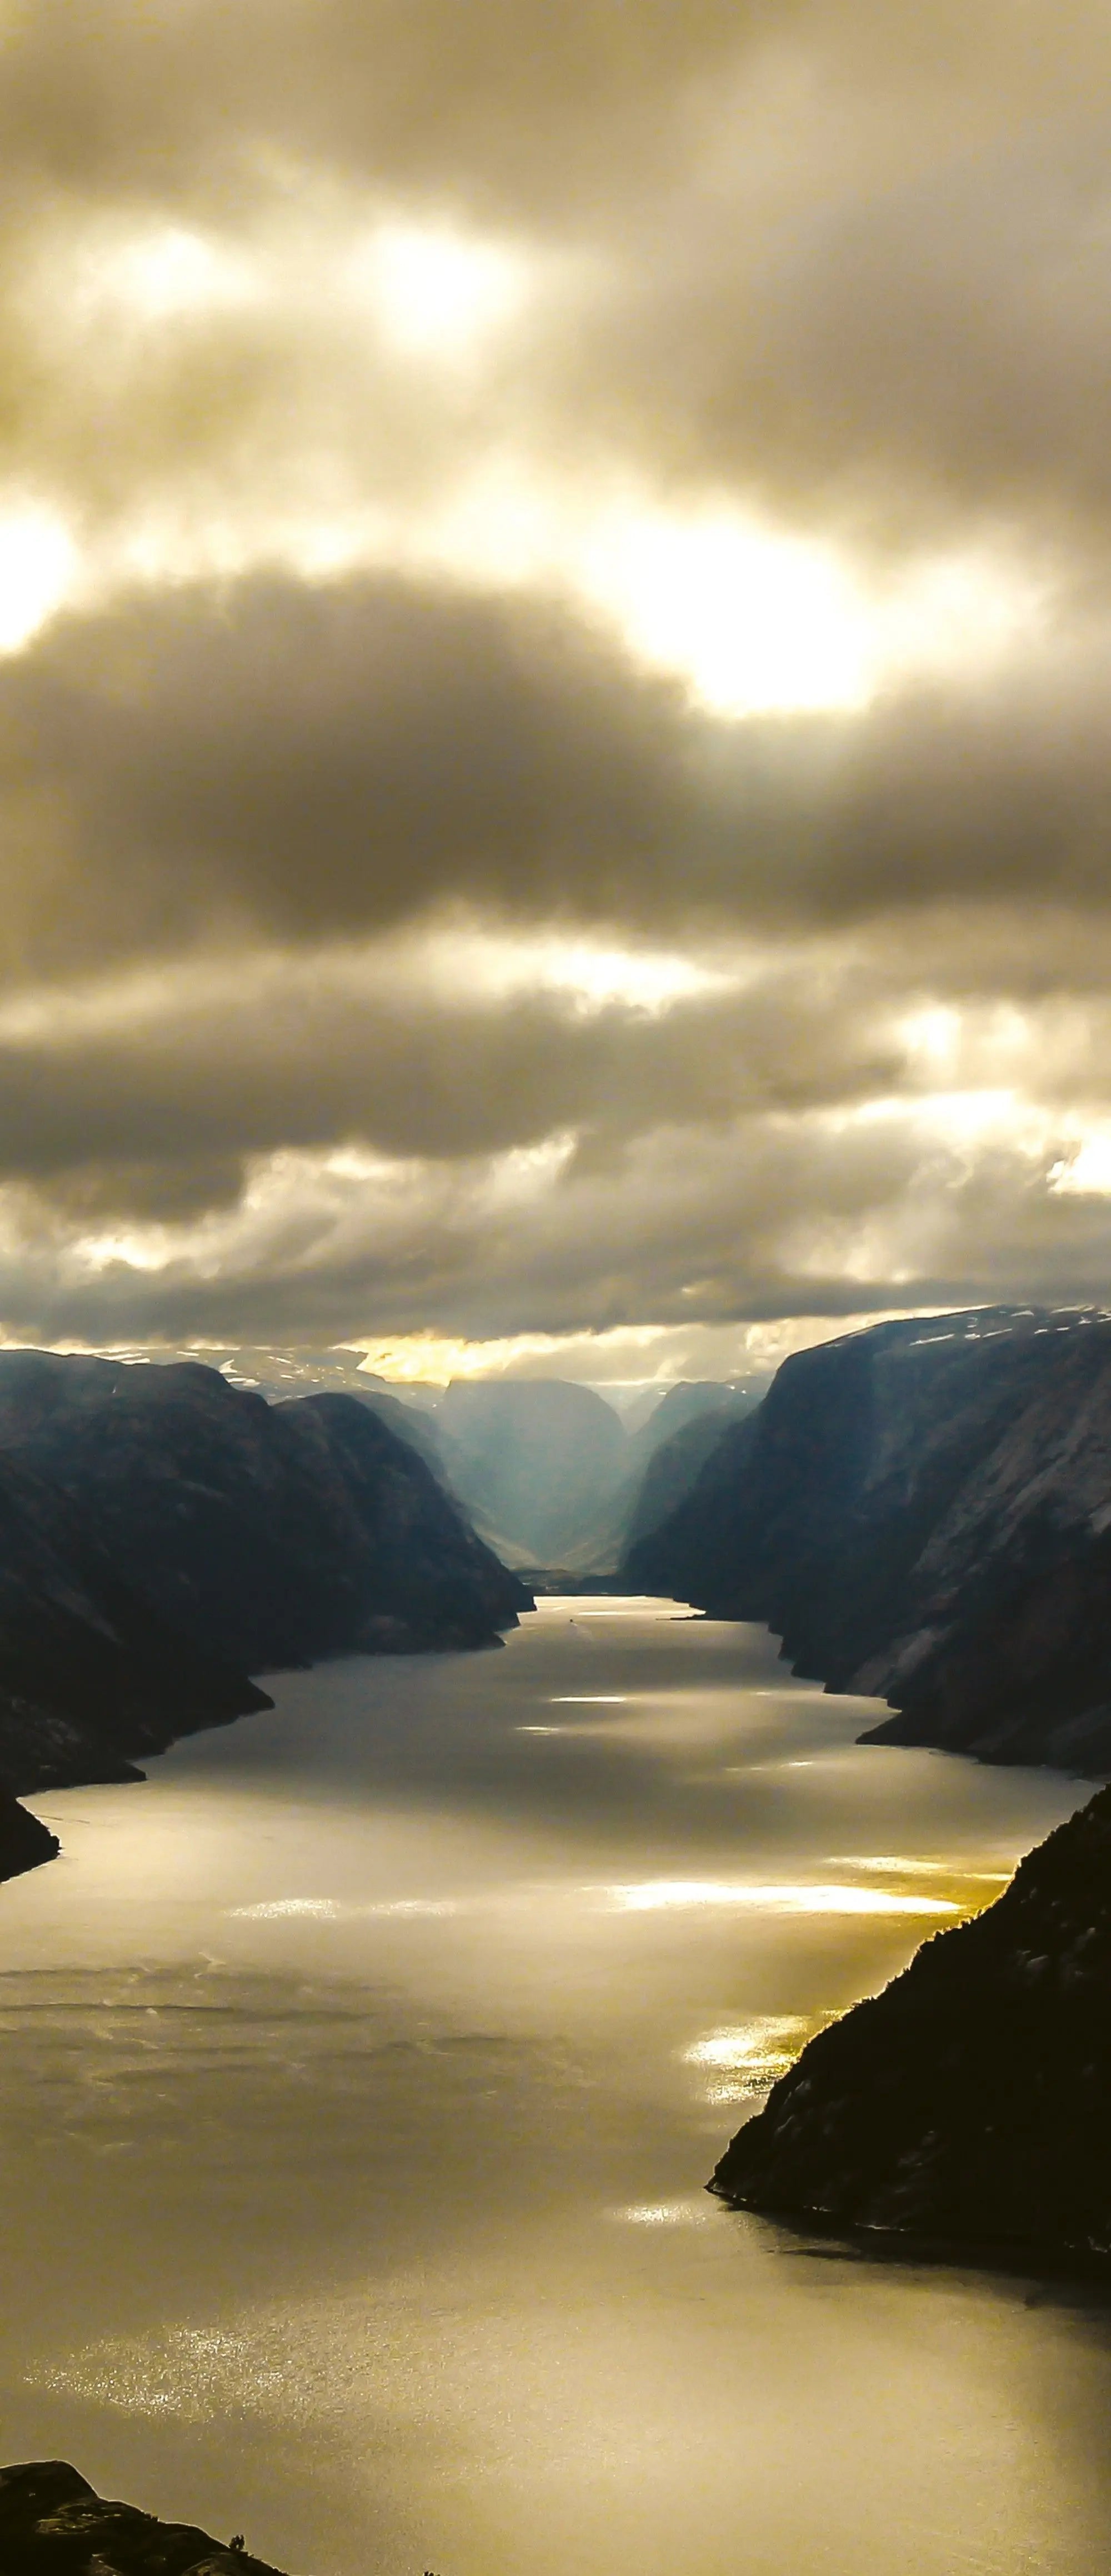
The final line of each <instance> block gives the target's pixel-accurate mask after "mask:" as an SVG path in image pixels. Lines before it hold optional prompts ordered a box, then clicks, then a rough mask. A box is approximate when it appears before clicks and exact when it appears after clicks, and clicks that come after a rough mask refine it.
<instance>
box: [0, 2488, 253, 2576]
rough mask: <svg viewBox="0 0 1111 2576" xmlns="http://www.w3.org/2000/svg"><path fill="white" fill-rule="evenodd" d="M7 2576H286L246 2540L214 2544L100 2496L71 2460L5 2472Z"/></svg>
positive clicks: (1, 2559)
mask: <svg viewBox="0 0 1111 2576" xmlns="http://www.w3.org/2000/svg"><path fill="white" fill-rule="evenodd" d="M0 2566H2V2567H3V2570H4V2576H280V2571H279V2569H277V2568H276V2567H271V2566H270V2565H269V2564H268V2562H267V2561H266V2560H265V2559H262V2558H253V2557H252V2556H251V2554H250V2551H249V2550H248V2549H246V2548H245V2547H244V2544H243V2541H242V2538H241V2537H240V2536H238V2535H237V2536H236V2538H235V2539H234V2540H232V2541H231V2542H228V2541H223V2540H213V2539H212V2537H211V2535H210V2533H208V2532H206V2531H198V2530H196V2529H195V2528H194V2527H193V2525H192V2524H191V2523H184V2522H159V2521H158V2520H157V2519H156V2517H155V2516H154V2514H151V2513H140V2512H139V2510H138V2508H137V2507H136V2506H135V2505H130V2504H113V2503H109V2502H107V2501H106V2500H105V2498H104V2497H103V2496H98V2495H97V2494H96V2493H95V2491H94V2489H93V2488H92V2487H91V2486H90V2485H89V2482H88V2479H87V2478H83V2477H81V2476H80V2475H79V2472H78V2471H77V2470H76V2469H71V2468H70V2467H69V2465H68V2463H67V2462H66V2461H65V2460H28V2461H24V2462H22V2463H21V2464H20V2465H19V2466H17V2467H15V2468H10V2469H0Z"/></svg>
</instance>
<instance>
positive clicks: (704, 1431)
mask: <svg viewBox="0 0 1111 2576" xmlns="http://www.w3.org/2000/svg"><path fill="white" fill-rule="evenodd" d="M210 1356H211V1357H212V1359H213V1360H214V1361H216V1362H218V1363H219V1365H220V1367H221V1368H222V1369H223V1370H224V1372H225V1373H226V1374H227V1375H228V1377H229V1379H230V1380H231V1382H232V1383H233V1384H235V1385H238V1386H244V1387H249V1388H257V1389H259V1391H260V1392H262V1393H263V1394H265V1395H267V1396H269V1397H270V1398H271V1399H272V1400H273V1399H275V1398H278V1397H280V1396H283V1395H289V1394H303V1393H309V1392H320V1391H322V1390H325V1389H329V1388H334V1389H337V1390H339V1389H342V1390H343V1392H344V1393H346V1394H350V1395H355V1396H358V1398H359V1400H360V1402H361V1403H363V1404H367V1405H370V1406H372V1407H373V1409H374V1410H375V1411H376V1412H378V1413H379V1414H380V1416H381V1418H382V1420H383V1421H385V1422H388V1424H389V1427H390V1429H391V1431H395V1432H396V1433H397V1435H398V1437H399V1438H400V1439H403V1440H408V1441H409V1442H410V1443H411V1445H412V1447H413V1448H415V1449H416V1450H417V1452H418V1454H419V1455H420V1456H421V1457H422V1458H424V1460H425V1461H426V1463H427V1464H428V1465H429V1466H430V1467H431V1468H432V1470H433V1473H434V1474H435V1475H436V1476H437V1477H438V1478H439V1480H440V1482H441V1484H442V1485H443V1486H444V1487H445V1490H446V1491H447V1492H448V1493H450V1494H452V1495H453V1496H454V1498H455V1499H456V1501H458V1502H460V1503H461V1504H462V1505H463V1508H464V1510H465V1511H466V1513H467V1515H468V1518H469V1519H470V1520H471V1522H472V1523H473V1525H474V1527H475V1528H476V1529H477V1530H478V1531H479V1532H480V1534H481V1536H482V1537H483V1538H484V1539H485V1540H486V1541H487V1543H488V1545H489V1546H491V1547H492V1548H494V1550H495V1551H496V1553H497V1555H498V1556H500V1558H501V1559H502V1562H503V1563H504V1564H506V1565H513V1566H517V1567H520V1568H524V1569H527V1570H533V1569H540V1568H545V1567H560V1568H563V1569H565V1570H566V1571H567V1572H569V1573H571V1574H583V1575H596V1574H597V1575H600V1574H605V1573H613V1571H614V1569H615V1568H616V1566H617V1565H618V1563H619V1561H620V1559H621V1558H622V1556H623V1555H624V1553H625V1551H626V1549H627V1547H628V1545H629V1543H630V1541H631V1540H632V1539H633V1538H634V1537H636V1536H639V1535H640V1534H641V1533H642V1532H643V1531H645V1530H647V1529H650V1528H654V1527H655V1524H656V1522H657V1520H659V1519H662V1518H663V1516H664V1515H665V1513H667V1512H668V1511H669V1510H671V1509H673V1508H674V1506H675V1504H676V1503H677V1502H678V1501H679V1500H680V1499H681V1497H682V1496H683V1494H685V1493H686V1492H687V1491H688V1489H689V1486H690V1485H691V1483H692V1482H693V1480H694V1478H695V1476H696V1475H697V1473H698V1470H699V1468H700V1466H701V1465H702V1462H703V1460H704V1458H705V1457H707V1456H708V1455H709V1453H710V1450H711V1449H712V1448H713V1446H714V1443H715V1441H716V1438H717V1435H718V1433H719V1432H720V1431H722V1430H724V1429H725V1427H726V1425H727V1423H729V1422H731V1421H735V1420H737V1419H739V1418H740V1417H741V1415H743V1414H744V1413H746V1412H749V1411H751V1409H752V1408H753V1406H754V1405H756V1404H758V1403H759V1401H760V1397H761V1396H762V1395H763V1394H764V1392H765V1389H766V1386H767V1383H768V1381H767V1379H766V1378H765V1377H760V1376H753V1377H751V1378H749V1379H746V1380H744V1381H743V1382H741V1381H733V1380H727V1381H723V1380H719V1379H700V1380H684V1381H681V1382H680V1383H679V1384H677V1385H674V1386H669V1387H667V1388H665V1389H664V1390H662V1391H660V1390H657V1389H655V1388H653V1387H652V1386H646V1387H645V1388H643V1389H642V1390H641V1391H640V1395H639V1397H637V1398H635V1399H634V1402H633V1405H632V1407H631V1408H630V1409H628V1410H627V1411H626V1410H619V1409H618V1407H617V1405H616V1404H614V1403H610V1402H609V1401H608V1400H607V1398H606V1397H605V1396H603V1395H601V1394H599V1393H598V1392H597V1390H596V1389H595V1388H593V1387H590V1386H581V1385H578V1384H576V1383H574V1382H573V1381H571V1380H569V1379H566V1378H508V1377H501V1378H457V1379H455V1380H453V1381H452V1383H451V1384H450V1385H448V1386H436V1385H431V1384H421V1383H420V1382H419V1381H417V1382H415V1383H414V1382H413V1381H412V1380H406V1379H389V1380H387V1379H384V1378H380V1377H375V1376H373V1375H371V1374H369V1373H368V1372H367V1370H366V1369H365V1368H364V1367H363V1366H362V1365H361V1363H360V1360H359V1355H358V1352H357V1351H345V1350H342V1349H339V1350H332V1351H325V1350H321V1351H316V1350H307V1349H290V1350H284V1351H281V1350H277V1349H274V1348H269V1347H260V1346H257V1345H256V1346H250V1347H248V1346H240V1347H238V1348H236V1349H229V1350H227V1351H221V1352H213V1353H212V1354H211V1355H210ZM663 1453H666V1455H664V1454H663ZM657 1460H658V1461H659V1463H658V1465H657V1463H656V1462H657Z"/></svg>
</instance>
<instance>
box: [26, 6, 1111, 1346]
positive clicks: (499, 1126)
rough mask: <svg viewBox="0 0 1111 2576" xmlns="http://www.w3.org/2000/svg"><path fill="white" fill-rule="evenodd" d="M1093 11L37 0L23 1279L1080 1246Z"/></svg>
mask: <svg viewBox="0 0 1111 2576" xmlns="http://www.w3.org/2000/svg"><path fill="white" fill-rule="evenodd" d="M1109 73H1111V29H1109V26H1108V19H1107V11H1106V8H1105V7H1104V6H1099V7H1095V6H1089V5H1087V0H1074V5H1073V6H1072V7H1071V8H1070V9H1068V10H1066V11H1062V10H1061V9H1060V8H1059V6H1057V7H1054V6H1050V5H1049V0H974V5H973V6H971V7H970V6H969V5H968V0H963V5H961V6H959V7H958V6H956V5H955V4H954V5H951V0H934V5H932V6H931V7H930V8H929V9H923V8H921V7H911V6H910V5H909V0H904V4H903V5H900V4H899V0H896V5H894V6H893V5H892V0H774V5H771V0H749V5H745V0H684V6H683V7H682V8H679V7H676V6H675V5H674V0H562V5H561V6H560V7H559V8H558V9H555V8H552V7H551V6H550V5H545V0H466V6H465V8H464V7H461V6H460V5H459V0H237V5H236V7H235V8H234V9H229V8H228V7H227V5H226V0H66V6H65V8H64V9H61V8H58V7H56V6H52V5H50V0H0V173H2V176H0V229H2V242H0V385H2V399H0V804H2V809H3V830H2V834H0V848H2V852H3V858H2V866H3V901H2V905H0V1335H2V1336H3V1337H6V1338H8V1339H10V1340H12V1339H14V1340H20V1341H26V1340H36V1341H49V1342H53V1343H59V1344H62V1345H66V1344H70V1343H72V1344H78V1345H88V1346H92V1347H113V1346H118V1345H121V1344H122V1343H124V1342H126V1343H127V1344H128V1345H129V1346H130V1345H138V1346H148V1345H149V1346H151V1347H162V1346H165V1345H167V1344H173V1345H177V1344H185V1345H188V1344H196V1345H197V1346H198V1347H205V1346H215V1345H222V1344H227V1343H234V1342H239V1341H249V1342H251V1343H264V1342H266V1341H268V1340H278V1341H281V1342H282V1343H285V1344H293V1343H302V1344H310V1343H311V1344H313V1345H317V1344H329V1343H340V1342H349V1343H352V1344H355V1345H359V1346H362V1345H365V1347H366V1348H367V1350H368V1352H370V1353H371V1355H372V1358H373V1361H374V1365H375V1366H378V1367H381V1368H382V1369H383V1370H384V1371H385V1373H386V1374H389V1375H397V1376H399V1377H406V1376H409V1377H413V1376H421V1375H428V1376H436V1375H445V1374H450V1373H452V1372H453V1371H454V1372H456V1373H462V1372H466V1371H468V1370H476V1369H477V1370H482V1369H494V1370H503V1369H508V1370H510V1371H513V1370H523V1371H525V1372H526V1373H529V1372H531V1373H536V1372H538V1371H539V1372H541V1373H545V1374H566V1375H574V1376H583V1377H588V1378H591V1379H594V1380H600V1381H604V1380H606V1379H614V1380H617V1379H625V1380H629V1379H641V1378H650V1377H654V1376H660V1377H663V1378H666V1377H668V1376H673V1375H688V1376H689V1375H700V1374H708V1375H733V1374H736V1373H737V1372H738V1371H739V1370H744V1369H745V1368H747V1367H748V1366H750V1365H751V1364H753V1362H756V1363H758V1364H760V1365H763V1364H765V1363H766V1362H767V1361H768V1359H769V1358H774V1357H777V1356H779V1354H780V1353H781V1351H782V1350H784V1349H787V1348H790V1347H792V1346H793V1345H794V1344H796V1343H798V1342H804V1341H808V1340H814V1339H817V1338H821V1337H824V1336H825V1335H826V1334H828V1333H831V1332H836V1331H841V1330H844V1329H845V1328H846V1325H847V1324H848V1323H850V1322H852V1323H856V1322H863V1321H867V1320H868V1319H869V1318H871V1317H874V1316H878V1315H881V1314H892V1313H902V1312H909V1311H918V1310H922V1309H935V1310H936V1309H939V1308H944V1307H946V1306H954V1305H969V1304H977V1303H984V1302H995V1301H1001V1300H1014V1301H1016V1302H1019V1303H1024V1302H1028V1301H1037V1302H1049V1303H1056V1302H1089V1301H1094V1302H1098V1303H1101V1304H1102V1303H1103V1302H1104V1301H1105V1299H1106V1298H1107V1294H1108V1286H1109V1275H1108V1274H1109V1267H1111V1264H1109V1259H1108V1254H1109V1243H1111V1225H1109V1220H1111V1051H1109V1047H1108V1037H1109V1034H1111V997H1109V974H1111V918H1109V898H1111V870H1109V863H1108V860H1109V853H1108V838H1109V834H1111V726H1109V724H1108V721H1107V706H1108V694H1109V683H1111V527H1109V524H1108V518H1109V511H1111V435H1109V429H1111V152H1109V148H1108V147H1109V144H1111V81H1109Z"/></svg>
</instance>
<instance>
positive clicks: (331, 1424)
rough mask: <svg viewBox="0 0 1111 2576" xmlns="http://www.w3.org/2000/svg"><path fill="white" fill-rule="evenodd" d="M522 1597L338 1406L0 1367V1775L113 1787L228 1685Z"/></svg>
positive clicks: (234, 1691) (205, 1714)
mask: <svg viewBox="0 0 1111 2576" xmlns="http://www.w3.org/2000/svg"><path fill="white" fill-rule="evenodd" d="M528 1598H529V1596H528V1595H527V1593H525V1592H524V1591H523V1589H522V1587H521V1585H520V1584H519V1583H518V1582H517V1580H516V1578H515V1577H514V1576H512V1575H510V1574H507V1573H506V1571H505V1568H504V1567H503V1566H501V1565H499V1563H498V1561H497V1559H496V1557H494V1556H493V1555H492V1554H491V1553H490V1550H489V1549H488V1548H486V1547H484V1546H483V1545H482V1542H481V1541H480V1540H479V1539H477V1538H476V1537H475V1535H474V1532H473V1531H472V1530H470V1529H469V1528H468V1527H467V1525H466V1523H465V1521H464V1519H463V1517H462V1515H461V1513H460V1512H459V1511H458V1510H457V1509H456V1507H455V1506H454V1504H453V1503H452V1502H451V1501H450V1500H449V1498H448V1497H447V1496H446V1495H445V1494H444V1493H443V1491H442V1490H441V1488H440V1486H439V1485H438V1484H437V1483H436V1480H435V1478H434V1477H433V1476H432V1474H431V1473H430V1471H429V1469H428V1468H427V1467H426V1466H425V1465H424V1463H423V1462H422V1461H421V1460H420V1459H419V1458H418V1457H417V1456H416V1455H415V1453H414V1451H413V1450H412V1449H411V1448H410V1447H409V1446H408V1445H406V1444H405V1443H404V1442H402V1441H400V1440H398V1439H396V1438H395V1437H394V1435H393V1433H392V1432H391V1431H390V1430H389V1429H388V1428H387V1427H386V1425H385V1424H383V1423H382V1422H380V1421H379V1420H378V1419H377V1417H376V1416H375V1415H374V1414H373V1413H371V1412H370V1411H368V1409H367V1408H366V1407H365V1406H364V1405H362V1404H360V1403H359V1402H357V1401H356V1400H355V1399H354V1398H352V1397H348V1396H343V1395H322V1396H311V1397H307V1398H303V1399H297V1400H294V1401H292V1402H289V1403H284V1404H278V1405H267V1404H266V1403H265V1402H264V1401H263V1399H262V1398H261V1397H260V1396H258V1395H252V1394H249V1393H245V1392H242V1391H240V1390H237V1389H236V1388H233V1387H231V1386H229V1385H228V1384H227V1382H226V1380H225V1379H224V1378H222V1377H221V1376H220V1375H219V1374H218V1373H217V1372H216V1371H215V1370H212V1369H206V1368H203V1367H200V1366H199V1365H196V1364H192V1363H185V1364H183V1365H181V1366H173V1367H166V1368H158V1367H149V1366H145V1365H142V1364H137V1365H129V1364H127V1363H125V1362H116V1361H108V1360H94V1359H81V1358H59V1357H57V1356H56V1355H54V1354H52V1353H47V1352H28V1351H19V1352H5V1353H3V1354H0V1781H3V1782H4V1784H5V1785H6V1786H7V1787H8V1788H9V1789H13V1790H16V1791H24V1790H33V1789H36V1788H42V1787H44V1786H56V1785H60V1784H62V1783H66V1782H76V1781H84V1780H103V1779H119V1778H128V1777H132V1776H134V1774H133V1770H132V1759H133V1757H134V1756H135V1755H136V1754H139V1755H142V1754H144V1753H150V1752H155V1751H160V1750H162V1749H163V1748H164V1747H165V1746H166V1745H167V1744H168V1743H169V1742H170V1741H171V1739H172V1737H173V1736H174V1735H177V1734H181V1733H184V1732H186V1731H188V1730H189V1729H190V1728H194V1727H198V1726H206V1725H212V1724H215V1723H218V1722H220V1721H222V1720H226V1719H228V1718H231V1717H235V1716H237V1715H238V1714H240V1713H241V1712H243V1711H244V1710H247V1709H251V1708H266V1707H268V1706H269V1705H270V1702H269V1700H268V1699H267V1696H266V1694H265V1692H264V1691H260V1690H259V1689H257V1688H256V1686H255V1684H254V1683H253V1682H251V1681H250V1680H248V1678H247V1675H248V1673H250V1672H258V1671H266V1670H273V1669H275V1668H277V1667H280V1666H282V1665H289V1664H298V1663H308V1662H311V1661H313V1660H314V1659H315V1658H316V1657H318V1656H320V1655H326V1654H336V1653H344V1652H348V1653H372V1652H376V1651H394V1652H396V1651H403V1652H410V1651H414V1650H416V1649H419V1648H423V1647H469V1646H480V1645H486V1644H491V1643H495V1642H496V1641H497V1638H498V1636H499V1633H500V1631H501V1630H502V1629H503V1628H507V1627H512V1626H513V1625H514V1624H515V1622H516V1618H517V1613H518V1610H519V1609H520V1608H521V1607H522V1606H524V1605H525V1604H527V1601H528Z"/></svg>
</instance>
